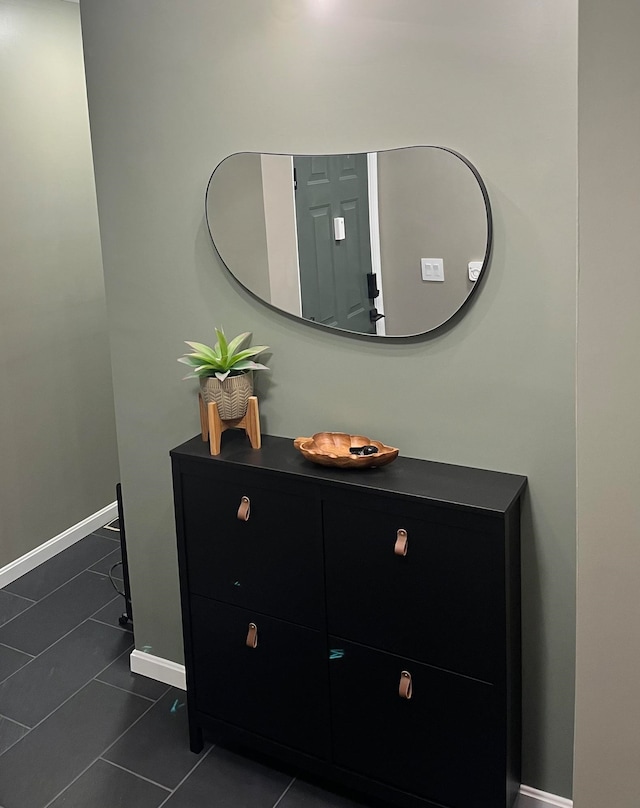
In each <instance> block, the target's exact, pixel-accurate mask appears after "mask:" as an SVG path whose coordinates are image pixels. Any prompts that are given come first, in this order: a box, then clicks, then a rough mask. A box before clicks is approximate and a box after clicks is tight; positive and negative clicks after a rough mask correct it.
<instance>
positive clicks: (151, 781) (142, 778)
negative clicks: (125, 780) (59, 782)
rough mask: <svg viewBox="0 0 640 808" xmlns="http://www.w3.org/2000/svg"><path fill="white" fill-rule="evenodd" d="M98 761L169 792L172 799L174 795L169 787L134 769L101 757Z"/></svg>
mask: <svg viewBox="0 0 640 808" xmlns="http://www.w3.org/2000/svg"><path fill="white" fill-rule="evenodd" d="M98 760H100V761H102V763H108V764H109V766H113V767H115V768H116V769H121V770H122V771H123V772H127V774H132V775H133V776H134V777H137V778H138V779H139V780H144V781H145V782H146V783H151V785H152V786H158V788H161V789H162V790H163V791H168V792H169V794H168V796H169V797H170V796H171V794H173V791H172V790H171V789H170V788H169V787H168V786H163V785H162V783H156V781H155V780H150V779H149V778H148V777H145V776H144V775H143V774H138V772H134V771H133V770H132V769H127V767H126V766H121V765H120V764H119V763H114V762H113V761H112V760H106V759H105V758H103V757H99V758H98ZM97 762H98V761H97V760H96V761H94V762H93V763H92V764H91V765H92V766H93V765H95V764H96V763H97Z"/></svg>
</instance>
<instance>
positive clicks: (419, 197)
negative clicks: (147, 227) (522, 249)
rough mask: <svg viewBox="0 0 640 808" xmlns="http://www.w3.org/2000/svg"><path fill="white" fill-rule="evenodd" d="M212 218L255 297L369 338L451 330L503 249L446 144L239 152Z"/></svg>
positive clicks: (212, 195) (216, 239)
mask: <svg viewBox="0 0 640 808" xmlns="http://www.w3.org/2000/svg"><path fill="white" fill-rule="evenodd" d="M206 217H207V224H208V226H209V232H210V233H211V238H212V239H213V243H214V245H215V247H216V250H217V251H218V253H219V255H220V257H221V259H222V260H223V261H224V263H225V264H226V266H227V267H228V269H229V270H230V271H231V272H232V274H233V275H234V276H235V277H236V278H237V280H238V281H240V283H242V284H243V286H245V287H246V288H247V289H248V290H249V291H250V292H252V293H253V294H254V295H256V296H257V297H259V298H260V299H262V300H263V301H264V302H266V303H268V304H270V305H272V306H274V307H276V308H277V309H281V310H282V311H284V312H287V313H288V314H293V315H295V316H297V317H301V318H302V319H304V320H310V321H313V322H316V323H320V324H322V325H325V326H329V327H332V328H338V329H342V330H345V331H351V332H355V333H359V334H371V335H378V336H387V337H389V336H391V337H393V336H412V335H416V334H423V333H426V332H428V331H432V330H433V329H435V328H438V327H439V326H441V325H443V324H444V323H446V322H447V321H448V320H449V319H451V317H453V315H454V314H456V312H457V311H458V310H459V309H460V308H461V307H462V306H463V305H464V304H465V303H466V302H467V301H468V300H469V298H470V297H471V295H472V294H473V292H474V290H475V288H476V287H477V286H478V284H479V282H480V280H481V278H482V275H483V273H484V271H485V269H486V264H487V261H488V257H489V253H490V248H491V214H490V207H489V201H488V197H487V192H486V189H485V187H484V184H483V183H482V180H481V178H480V176H479V174H478V173H477V171H476V169H475V168H474V167H473V166H472V165H471V163H469V162H468V161H467V160H466V159H465V158H464V157H462V156H461V155H459V154H457V153H456V152H453V151H451V150H449V149H446V148H443V147H436V146H416V147H410V148H404V149H392V150H389V151H380V152H374V153H361V154H324V155H281V154H258V153H253V152H243V153H239V154H233V155H231V156H230V157H227V158H226V159H225V160H223V161H222V162H221V163H220V164H219V165H218V167H217V168H216V169H215V171H214V172H213V174H212V176H211V179H210V181H209V185H208V188H207V195H206Z"/></svg>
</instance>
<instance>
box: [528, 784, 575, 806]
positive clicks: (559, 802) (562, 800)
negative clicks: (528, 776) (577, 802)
mask: <svg viewBox="0 0 640 808" xmlns="http://www.w3.org/2000/svg"><path fill="white" fill-rule="evenodd" d="M520 793H521V794H522V796H523V797H531V799H532V800H537V801H538V802H540V803H542V804H543V805H550V806H554V808H573V800H570V799H568V798H567V797H558V796H557V795H556V794H549V792H548V791H539V790H538V789H537V788H531V786H520Z"/></svg>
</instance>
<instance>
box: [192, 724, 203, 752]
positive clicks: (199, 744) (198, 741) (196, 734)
mask: <svg viewBox="0 0 640 808" xmlns="http://www.w3.org/2000/svg"><path fill="white" fill-rule="evenodd" d="M189 748H190V749H191V751H192V752H195V754H196V755H197V754H199V753H200V752H202V750H203V748H204V738H203V737H202V730H201V729H200V727H198V726H195V724H193V723H192V722H191V721H190V722H189Z"/></svg>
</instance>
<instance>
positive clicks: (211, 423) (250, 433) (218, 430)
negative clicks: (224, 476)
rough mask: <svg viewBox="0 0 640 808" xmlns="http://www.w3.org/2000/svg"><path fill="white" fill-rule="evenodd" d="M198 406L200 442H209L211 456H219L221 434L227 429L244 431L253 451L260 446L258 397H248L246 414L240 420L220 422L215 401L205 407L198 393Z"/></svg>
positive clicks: (232, 419)
mask: <svg viewBox="0 0 640 808" xmlns="http://www.w3.org/2000/svg"><path fill="white" fill-rule="evenodd" d="M198 401H199V404H200V427H201V429H202V440H205V441H206V440H208V441H209V452H210V454H212V455H219V454H220V439H221V437H222V433H223V432H224V431H225V430H227V429H244V431H245V432H246V433H247V437H248V438H249V443H250V444H251V446H252V447H253V448H254V449H259V448H260V447H261V445H262V437H261V433H260V411H259V410H258V397H257V396H250V397H249V402H248V404H247V412H246V413H245V415H243V416H242V418H231V419H229V420H224V421H223V420H222V418H220V416H219V415H218V405H217V404H216V403H215V401H211V402H209V404H208V405H206V404H205V403H204V401H203V399H202V396H201V395H200V393H198Z"/></svg>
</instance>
